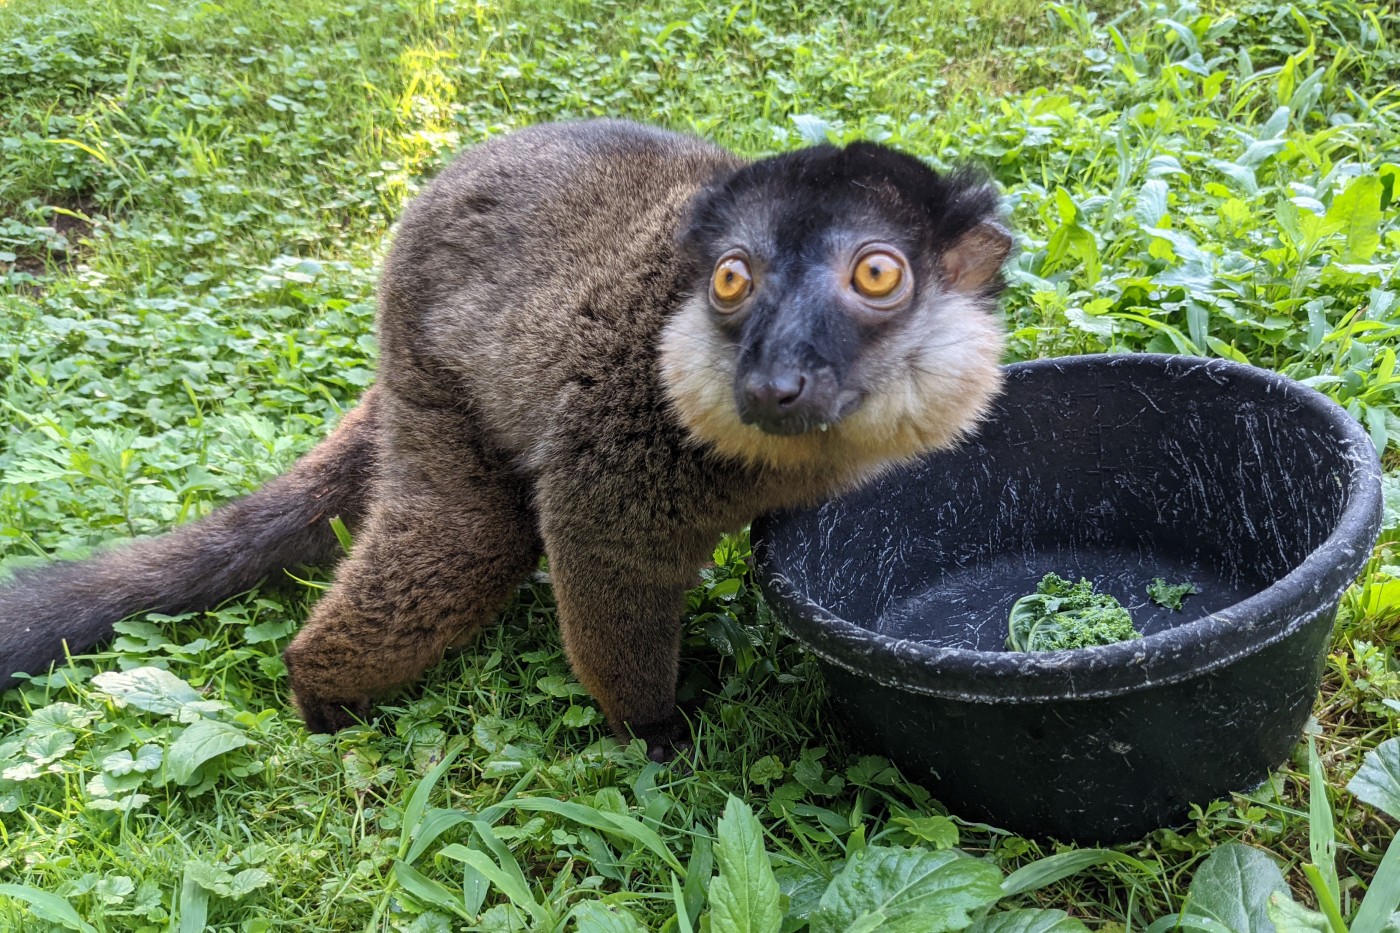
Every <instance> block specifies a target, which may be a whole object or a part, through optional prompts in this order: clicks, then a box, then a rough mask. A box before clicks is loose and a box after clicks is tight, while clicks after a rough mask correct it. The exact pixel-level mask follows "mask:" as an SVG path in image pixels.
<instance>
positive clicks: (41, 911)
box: [0, 884, 97, 933]
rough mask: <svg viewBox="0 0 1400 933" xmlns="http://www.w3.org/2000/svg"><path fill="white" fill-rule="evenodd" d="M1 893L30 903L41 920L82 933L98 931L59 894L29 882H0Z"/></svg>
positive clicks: (30, 907)
mask: <svg viewBox="0 0 1400 933" xmlns="http://www.w3.org/2000/svg"><path fill="white" fill-rule="evenodd" d="M0 895H2V896H5V897H13V898H14V899H15V900H18V901H24V902H25V903H26V904H28V905H29V910H30V912H31V913H32V914H34V916H35V917H38V918H39V919H40V920H46V921H48V922H49V923H57V924H58V925H59V926H64V927H67V928H68V929H70V930H79V931H81V933H97V931H96V930H95V929H94V928H93V927H92V926H91V925H90V924H88V923H87V922H85V921H84V920H83V918H82V917H80V916H78V912H77V911H76V910H74V909H73V905H72V904H70V903H68V901H67V900H66V899H65V898H62V897H59V896H58V895H57V894H52V893H50V892H48V891H40V890H39V889H38V888H31V887H30V886H29V885H27V884H0Z"/></svg>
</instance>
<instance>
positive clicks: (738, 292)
mask: <svg viewBox="0 0 1400 933" xmlns="http://www.w3.org/2000/svg"><path fill="white" fill-rule="evenodd" d="M710 288H711V290H713V291H714V294H715V298H716V299H717V300H718V301H720V302H721V303H722V304H734V303H736V302H738V301H740V300H741V299H743V298H745V297H746V296H747V295H748V293H749V292H751V291H753V273H752V272H751V271H749V264H748V263H747V262H745V261H744V260H743V259H741V258H740V257H738V256H730V257H729V258H728V259H722V260H720V263H719V265H717V266H715V276H714V278H713V279H711V281H710Z"/></svg>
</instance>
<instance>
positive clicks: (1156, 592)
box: [1147, 577, 1201, 611]
mask: <svg viewBox="0 0 1400 933" xmlns="http://www.w3.org/2000/svg"><path fill="white" fill-rule="evenodd" d="M1200 591H1201V588H1200V587H1199V586H1197V585H1196V584H1194V583H1192V582H1191V581H1190V580H1188V581H1186V582H1185V583H1168V582H1167V581H1166V580H1164V579H1162V578H1161V577H1153V578H1152V582H1151V583H1149V584H1147V595H1148V596H1150V597H1152V601H1153V602H1154V603H1156V604H1157V605H1159V606H1161V607H1163V608H1164V609H1176V610H1178V611H1180V609H1181V601H1182V600H1183V599H1185V598H1186V597H1187V596H1194V595H1196V594H1197V593H1199V592H1200Z"/></svg>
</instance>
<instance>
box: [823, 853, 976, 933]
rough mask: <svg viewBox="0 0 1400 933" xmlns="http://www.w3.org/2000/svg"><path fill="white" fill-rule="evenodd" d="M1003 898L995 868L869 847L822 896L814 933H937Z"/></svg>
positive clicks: (963, 923) (955, 856)
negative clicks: (876, 931)
mask: <svg viewBox="0 0 1400 933" xmlns="http://www.w3.org/2000/svg"><path fill="white" fill-rule="evenodd" d="M1001 896H1002V889H1001V872H1000V871H998V870H997V869H996V867H995V866H993V865H991V864H989V863H987V862H982V861H979V860H977V859H973V858H968V857H966V856H963V855H961V854H958V853H954V852H948V851H944V852H928V851H926V850H923V849H905V848H902V847H885V846H869V847H867V848H866V849H865V851H863V852H861V853H860V854H859V855H856V856H855V857H854V858H852V859H851V860H850V861H849V862H847V863H846V867H845V869H844V870H843V871H842V872H841V873H840V874H839V875H837V876H836V878H835V879H834V880H833V881H832V882H831V885H830V887H828V888H827V889H826V893H825V894H824V895H822V900H821V906H820V907H819V908H818V910H817V914H816V916H815V917H814V918H813V923H812V933H841V931H846V933H851V931H855V930H862V931H873V930H880V931H882V933H940V931H944V930H961V929H963V928H964V927H966V926H968V924H970V923H971V917H970V914H971V913H972V912H973V911H976V910H979V909H981V908H983V907H987V906H990V905H991V904H993V903H995V902H996V901H997V900H999V899H1000V898H1001Z"/></svg>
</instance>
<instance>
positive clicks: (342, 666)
mask: <svg viewBox="0 0 1400 933" xmlns="http://www.w3.org/2000/svg"><path fill="white" fill-rule="evenodd" d="M419 414H421V413H415V415H419ZM423 421H424V419H422V418H420V417H415V418H413V419H412V424H413V426H414V430H413V432H412V433H413V434H414V435H416V437H417V439H418V440H409V441H408V442H407V443H408V444H410V445H411V444H416V443H421V442H426V443H431V441H430V440H426V439H430V438H434V437H435V436H436V437H442V435H441V434H436V435H435V434H434V431H433V428H434V426H433V425H431V423H429V424H424V423H423ZM429 421H431V419H429ZM438 427H439V429H441V430H445V429H447V428H448V427H449V426H447V425H442V426H438ZM399 434H400V437H401V438H402V437H403V436H404V434H403V433H402V432H399ZM406 453H407V457H405V456H404V455H403V452H401V454H400V456H399V457H397V458H396V460H395V462H394V464H393V465H392V466H391V467H390V468H389V469H388V470H386V474H385V476H384V477H383V478H382V479H381V481H380V484H379V486H378V488H377V489H376V494H375V503H374V505H373V506H372V508H371V511H370V513H369V516H368V517H367V519H366V521H365V523H364V526H363V527H362V529H361V530H360V533H359V534H358V535H357V537H356V540H355V545H354V549H353V551H352V553H351V555H350V557H349V558H348V559H347V560H346V561H345V562H343V563H342V564H341V565H340V568H339V569H338V571H337V573H336V576H335V581H334V583H333V585H332V586H331V589H330V591H329V592H328V593H327V594H326V595H325V596H324V597H323V598H322V599H321V601H320V602H319V603H317V605H316V607H315V609H314V610H313V611H312V613H311V616H310V618H309V620H308V621H307V623H306V625H305V626H304V627H303V628H302V630H301V632H300V633H299V634H298V635H297V636H296V638H294V639H293V640H292V643H291V645H290V646H288V648H287V651H286V653H285V655H284V657H285V659H286V662H287V670H288V673H289V675H290V677H291V682H292V690H293V692H294V693H295V695H296V704H297V708H298V709H299V710H300V711H301V714H302V718H303V719H304V720H305V721H306V726H307V728H308V729H310V730H311V731H313V732H334V731H336V730H338V729H343V728H345V727H346V726H348V725H351V724H352V723H353V722H354V721H355V718H356V717H363V716H364V715H365V714H366V713H367V712H368V710H369V707H370V701H371V700H372V699H373V698H374V697H376V696H380V695H382V694H384V693H387V692H389V691H391V690H393V689H394V688H396V687H401V686H404V685H406V684H409V683H412V682H413V681H415V680H417V679H418V678H419V676H420V675H421V674H422V673H423V672H424V671H425V670H427V669H428V668H429V667H431V666H432V665H434V664H436V663H437V662H438V661H439V660H440V659H441V658H442V656H443V653H444V652H445V651H446V650H447V649H448V648H449V647H453V646H457V645H461V644H463V643H465V642H466V641H468V640H470V638H471V636H472V635H473V634H474V633H475V632H476V631H477V630H478V629H480V628H481V627H482V626H484V625H486V624H488V623H490V622H491V621H493V620H494V618H495V617H496V615H497V614H498V613H499V612H500V611H501V610H502V609H503V608H504V607H505V605H506V604H507V603H508V602H509V600H510V597H511V594H512V593H513V592H514V591H515V588H516V587H517V586H519V584H520V583H521V581H522V580H524V579H525V577H526V576H527V575H528V574H529V573H530V571H531V570H533V569H534V568H535V566H536V565H537V563H538V561H539V555H540V552H541V544H540V541H539V537H538V533H537V531H536V528H535V519H534V516H533V514H532V512H531V509H530V505H529V495H528V492H527V490H526V488H525V486H524V484H523V483H521V482H520V481H519V479H518V478H516V477H514V476H512V475H511V474H510V473H509V472H508V471H506V470H505V469H503V468H499V467H496V466H494V465H490V464H487V463H485V462H483V461H484V458H482V457H481V456H480V455H479V454H477V453H476V452H474V451H473V450H472V449H471V447H470V446H461V445H453V447H452V448H451V451H450V454H451V456H450V458H443V459H442V460H441V461H440V460H439V458H438V457H436V456H434V455H433V454H432V453H431V452H427V453H425V452H424V451H422V450H412V449H410V450H409V451H407V452H406ZM448 459H450V463H449V462H447V461H448Z"/></svg>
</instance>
